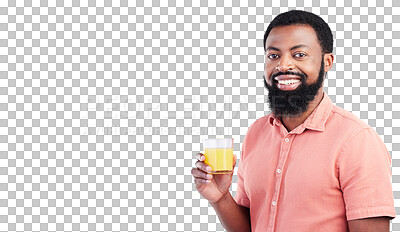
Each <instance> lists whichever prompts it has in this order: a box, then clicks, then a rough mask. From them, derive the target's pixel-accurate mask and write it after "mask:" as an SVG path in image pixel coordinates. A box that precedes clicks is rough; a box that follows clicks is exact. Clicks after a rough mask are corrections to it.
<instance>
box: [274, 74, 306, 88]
mask: <svg viewBox="0 0 400 232" xmlns="http://www.w3.org/2000/svg"><path fill="white" fill-rule="evenodd" d="M274 82H275V83H276V86H277V87H278V88H279V89H280V90H284V91H291V90H295V89H296V88H297V87H298V86H299V85H300V83H301V80H300V78H299V77H298V76H295V75H280V76H277V77H275V78H274Z"/></svg>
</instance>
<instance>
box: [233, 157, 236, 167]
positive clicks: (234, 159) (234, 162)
mask: <svg viewBox="0 0 400 232" xmlns="http://www.w3.org/2000/svg"><path fill="white" fill-rule="evenodd" d="M236 161H237V156H236V155H235V154H233V168H235V166H236Z"/></svg>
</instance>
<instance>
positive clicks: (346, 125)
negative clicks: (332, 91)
mask: <svg viewBox="0 0 400 232" xmlns="http://www.w3.org/2000/svg"><path fill="white" fill-rule="evenodd" d="M327 123H328V124H329V125H330V126H331V127H332V128H334V129H335V130H340V131H342V132H345V131H346V132H348V133H351V134H353V133H357V132H360V131H362V130H365V129H372V128H371V127H370V126H369V125H368V124H367V123H366V122H364V121H363V120H361V119H360V118H359V117H357V116H356V115H354V114H353V113H351V112H349V111H347V110H345V109H343V108H340V107H338V106H336V105H333V107H332V111H331V115H330V117H329V119H328V121H327Z"/></svg>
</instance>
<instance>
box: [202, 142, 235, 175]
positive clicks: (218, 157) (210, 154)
mask: <svg viewBox="0 0 400 232" xmlns="http://www.w3.org/2000/svg"><path fill="white" fill-rule="evenodd" d="M204 155H205V157H206V159H205V161H204V162H205V163H206V164H208V165H210V166H211V168H212V171H211V172H210V173H212V174H225V173H231V172H232V167H233V149H232V148H206V149H205V151H204Z"/></svg>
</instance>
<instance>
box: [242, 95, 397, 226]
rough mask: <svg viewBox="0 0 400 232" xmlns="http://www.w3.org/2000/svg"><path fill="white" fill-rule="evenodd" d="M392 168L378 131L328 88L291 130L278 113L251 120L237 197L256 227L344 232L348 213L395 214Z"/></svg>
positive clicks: (363, 215) (357, 216) (356, 215)
mask: <svg viewBox="0 0 400 232" xmlns="http://www.w3.org/2000/svg"><path fill="white" fill-rule="evenodd" d="M390 167H391V158H390V154H389V153H388V151H387V149H386V147H385V145H384V143H383V142H382V140H381V138H380V137H379V135H378V134H377V133H376V132H375V131H374V130H373V129H372V128H371V127H369V126H368V125H367V124H365V123H364V122H363V121H361V120H360V119H358V118H357V117H356V116H354V115H353V114H351V113H350V112H347V111H345V110H343V109H341V108H339V107H337V106H334V105H333V104H332V101H331V100H330V98H329V97H328V95H326V93H324V98H323V100H322V101H321V103H320V104H319V106H318V107H317V108H316V109H315V110H314V112H313V113H312V114H311V115H310V116H309V117H308V118H307V119H306V121H305V122H304V123H303V124H301V125H300V126H298V127H297V128H295V129H294V130H292V131H291V132H289V133H288V132H287V130H286V128H285V127H284V126H283V125H282V123H281V122H280V121H279V120H278V119H276V118H274V117H273V116H272V115H267V116H264V117H262V118H260V119H258V120H256V121H255V122H254V123H253V124H252V125H251V126H250V128H249V130H248V132H247V134H246V137H245V139H244V141H243V146H242V154H241V160H240V162H239V169H238V184H237V186H238V187H237V192H236V196H235V200H236V202H237V203H238V204H239V205H243V206H245V207H248V208H250V217H251V227H252V231H263V232H265V231H271V232H287V231H296V232H302V231H304V232H306V231H307V232H309V231H324V232H329V231H332V232H342V231H343V232H345V231H348V228H347V221H348V220H354V219H360V218H367V217H378V216H389V217H392V218H394V217H395V216H396V212H395V209H394V201H393V192H392V184H391V169H390Z"/></svg>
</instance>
